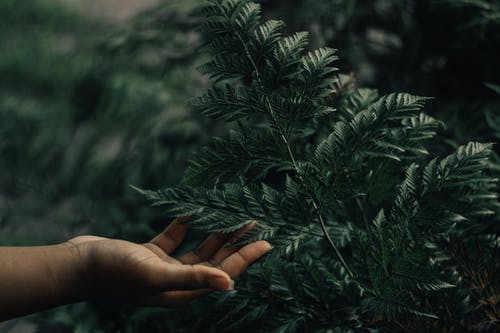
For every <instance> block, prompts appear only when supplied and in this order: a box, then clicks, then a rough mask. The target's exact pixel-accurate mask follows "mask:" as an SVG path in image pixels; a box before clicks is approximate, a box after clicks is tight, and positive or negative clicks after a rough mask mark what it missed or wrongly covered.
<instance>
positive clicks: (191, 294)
mask: <svg viewBox="0 0 500 333" xmlns="http://www.w3.org/2000/svg"><path fill="white" fill-rule="evenodd" d="M213 291H214V290H213V289H198V290H189V291H186V290H176V291H167V292H164V293H160V294H158V295H155V296H152V297H149V298H147V299H145V300H144V301H143V302H141V304H140V305H143V306H155V307H177V306H182V305H184V304H186V303H189V302H191V301H192V300H194V299H195V298H198V297H202V296H205V295H208V294H210V293H211V292H213Z"/></svg>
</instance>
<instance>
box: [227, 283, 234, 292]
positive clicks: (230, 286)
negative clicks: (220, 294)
mask: <svg viewBox="0 0 500 333" xmlns="http://www.w3.org/2000/svg"><path fill="white" fill-rule="evenodd" d="M228 290H233V291H234V290H235V289H234V280H231V283H230V284H229V289H228Z"/></svg>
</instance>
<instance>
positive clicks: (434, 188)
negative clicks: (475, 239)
mask: <svg viewBox="0 0 500 333" xmlns="http://www.w3.org/2000/svg"><path fill="white" fill-rule="evenodd" d="M202 14H203V16H204V17H205V19H206V20H205V24H204V26H203V28H204V30H205V31H206V32H207V34H208V36H209V37H208V42H207V43H206V46H205V47H204V50H205V51H206V52H208V53H209V54H211V55H212V60H210V61H209V62H208V63H207V64H205V65H203V66H201V70H202V71H203V72H204V73H206V74H209V75H210V76H211V77H212V78H214V81H215V83H214V86H213V88H211V89H210V90H209V91H208V93H207V94H205V95H204V96H202V97H200V98H197V99H195V100H194V102H193V104H194V106H195V107H196V109H198V110H200V111H201V112H202V113H204V114H205V115H206V116H209V117H214V118H216V119H223V120H226V121H229V122H233V121H237V126H236V127H235V128H234V130H233V131H232V132H231V133H230V135H229V137H228V138H216V139H215V141H214V144H213V145H212V146H211V147H209V148H206V149H203V150H202V151H200V152H199V153H198V154H197V155H196V156H195V158H194V160H193V161H192V162H191V164H190V168H189V169H188V172H187V176H186V180H187V182H188V184H186V185H185V186H182V187H176V188H169V189H165V190H160V191H148V190H140V191H141V192H142V193H143V194H145V195H146V197H148V198H149V199H150V200H152V201H154V204H155V205H159V206H162V207H163V208H164V209H165V210H166V213H167V214H168V215H170V216H183V215H190V216H191V218H190V220H189V223H191V224H192V225H193V226H194V227H195V228H199V229H201V230H204V231H207V232H213V231H224V232H231V231H234V230H236V229H238V228H240V227H241V226H243V225H245V224H246V223H248V222H249V221H252V220H256V221H258V225H257V227H256V228H254V229H253V230H252V231H251V232H249V233H248V234H247V235H245V237H244V238H243V239H242V240H241V242H242V243H245V242H249V241H252V240H255V239H262V238H263V239H268V240H269V241H270V242H271V243H273V244H274V246H275V248H274V250H273V252H272V254H271V255H270V257H269V258H267V259H265V260H264V261H263V262H262V263H261V264H260V265H259V266H257V267H254V269H252V270H251V271H250V272H249V274H248V275H247V276H246V277H245V279H244V281H243V282H242V283H241V284H240V285H238V286H237V288H238V289H239V290H240V291H239V292H238V294H236V295H226V296H225V297H222V299H220V303H221V304H220V307H219V308H216V309H213V313H214V316H215V317H216V318H221V319H220V321H219V322H217V323H215V324H213V325H214V326H211V323H205V322H204V321H203V324H201V327H218V329H221V328H222V329H223V330H226V331H235V330H241V329H242V328H246V327H249V326H251V327H252V331H262V332H270V331H273V332H296V331H314V332H322V331H325V332H326V331H329V332H332V331H339V332H345V331H365V330H374V331H376V330H379V329H380V330H382V331H384V330H394V329H395V327H399V328H400V329H403V330H414V331H419V330H423V329H424V328H425V327H431V325H432V326H434V327H437V326H445V325H446V320H445V318H444V317H443V316H442V315H441V314H442V313H443V312H446V308H447V306H448V305H447V304H446V303H443V301H442V299H440V297H446V298H448V299H452V298H454V297H455V298H460V297H461V295H463V294H467V293H468V291H467V290H466V289H465V290H464V289H463V288H464V287H463V285H461V283H460V278H457V276H458V275H459V274H460V271H458V270H457V269H456V266H455V265H454V264H453V258H451V259H446V260H445V259H443V258H444V257H446V258H448V257H447V256H449V255H450V254H446V253H447V248H448V247H447V244H449V240H450V237H458V238H460V237H464V236H465V235H466V234H468V235H467V236H470V234H471V233H476V234H477V235H479V234H481V232H484V230H485V229H487V219H488V218H491V217H492V216H494V214H495V212H496V211H497V210H498V208H499V204H498V202H497V194H496V191H497V187H496V186H497V185H496V183H497V180H496V179H495V178H494V177H493V176H491V174H490V173H489V170H488V165H489V157H490V155H491V144H481V143H475V142H472V143H469V144H467V145H463V146H460V147H458V148H457V149H456V151H455V152H454V153H452V154H451V155H449V156H447V157H445V158H442V159H439V158H434V159H429V158H428V157H427V155H428V154H429V153H428V151H427V149H426V147H425V145H426V144H427V142H428V140H429V139H432V138H433V137H434V136H435V135H436V132H437V130H438V129H439V128H440V127H441V125H442V124H441V123H440V122H439V121H437V120H435V119H434V118H432V117H430V116H428V115H426V114H425V113H423V111H422V109H423V107H424V104H425V102H426V100H427V98H424V97H418V96H414V95H410V94H405V93H395V94H389V95H385V96H379V95H378V93H377V92H376V91H373V90H366V89H358V90H349V89H347V90H341V91H336V90H335V87H337V86H338V84H337V78H338V77H337V76H336V74H335V73H336V68H334V67H332V63H333V62H335V60H336V59H337V58H336V56H335V54H336V52H335V50H333V49H330V48H320V49H318V50H314V51H306V47H307V34H305V33H298V34H295V35H291V36H290V37H285V36H284V35H283V34H282V29H283V26H284V25H283V23H282V22H280V21H267V22H265V23H262V24H259V21H260V15H261V12H260V6H259V5H258V4H255V3H253V2H250V1H245V0H211V1H208V2H207V4H206V6H205V7H204V8H203V10H202ZM332 95H334V96H340V102H339V103H334V104H333V105H332V104H331V100H332V99H331V98H330V97H331V96H332ZM333 100H335V99H333ZM200 186H203V187H200ZM370 220H373V222H371V223H370V222H369V221H370ZM242 309H245V310H244V314H242ZM469 311H471V310H469ZM221 316H222V317H221ZM461 324H462V325H464V326H465V327H467V326H468V325H469V324H468V323H467V322H464V321H462V322H461Z"/></svg>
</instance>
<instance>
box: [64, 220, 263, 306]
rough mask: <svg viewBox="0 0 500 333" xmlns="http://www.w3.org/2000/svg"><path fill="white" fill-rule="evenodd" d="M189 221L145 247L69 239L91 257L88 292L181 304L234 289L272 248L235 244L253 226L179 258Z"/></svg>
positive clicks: (135, 300) (104, 240)
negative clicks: (238, 280)
mask: <svg viewBox="0 0 500 333" xmlns="http://www.w3.org/2000/svg"><path fill="white" fill-rule="evenodd" d="M185 220H186V218H181V219H176V220H175V221H173V222H172V223H171V224H170V225H169V226H168V227H167V228H166V229H165V230H164V231H163V232H162V233H160V234H159V235H157V236H156V237H154V238H153V239H152V240H151V241H150V242H148V243H145V244H135V243H132V242H128V241H124V240H116V239H107V238H102V237H95V236H80V237H76V238H73V239H72V240H70V241H69V243H70V244H73V245H74V246H75V247H76V248H77V249H78V252H79V253H81V254H82V257H85V258H87V261H88V271H89V274H88V275H89V277H88V278H87V279H88V290H89V293H91V294H93V295H95V297H99V298H113V299H120V300H126V301H130V302H132V303H137V304H141V305H151V306H178V305H182V304H184V303H186V302H189V301H191V300H192V299H194V298H196V297H199V296H202V295H206V294H208V293H210V292H212V291H214V290H227V289H232V283H233V281H232V279H235V278H236V277H238V276H239V275H240V274H241V273H242V272H243V271H244V270H245V269H246V268H247V267H248V265H250V264H251V263H252V262H254V261H255V260H257V259H258V258H260V257H261V256H262V255H264V254H265V253H267V252H268V251H269V250H270V249H271V245H270V244H269V243H268V242H266V241H257V242H255V243H252V244H248V245H246V246H243V247H238V246H234V245H232V243H233V241H234V240H235V239H236V238H238V237H239V236H241V235H242V234H243V233H245V232H246V231H247V230H249V229H250V228H252V227H253V226H254V223H251V224H249V225H247V226H246V227H245V228H243V229H242V230H240V231H237V232H235V233H233V234H225V233H214V234H212V235H210V236H209V237H208V238H207V239H206V240H205V241H203V242H202V243H201V244H200V246H198V248H196V249H195V250H194V251H192V252H189V253H186V254H184V255H182V256H180V257H178V258H174V257H172V256H170V254H171V253H172V252H173V251H174V250H175V249H176V248H177V247H178V246H179V245H180V244H181V243H182V241H183V240H184V238H185V236H186V234H187V232H188V226H187V225H185V224H183V222H184V221H185Z"/></svg>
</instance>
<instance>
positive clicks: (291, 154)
mask: <svg viewBox="0 0 500 333" xmlns="http://www.w3.org/2000/svg"><path fill="white" fill-rule="evenodd" d="M221 9H222V12H223V13H224V17H225V19H226V20H227V21H228V23H229V24H231V25H232V21H231V19H230V18H229V17H228V16H227V15H226V14H225V12H224V9H223V8H221ZM234 31H235V34H236V36H237V37H238V39H239V40H240V42H241V44H242V45H243V47H244V49H245V54H246V56H247V58H248V60H249V61H250V63H251V64H252V67H253V69H254V71H255V75H256V80H257V83H258V84H259V86H260V88H261V89H262V91H264V87H263V84H262V79H261V76H260V73H259V70H258V67H257V64H256V63H255V61H254V59H253V58H252V55H251V54H250V51H249V49H248V46H247V44H246V43H245V40H244V39H243V37H242V36H241V34H240V33H239V31H238V29H237V28H236V27H234ZM264 98H265V101H266V104H267V107H268V109H269V113H270V115H271V118H272V120H273V122H275V124H276V127H277V128H278V130H279V134H280V136H281V139H282V140H283V143H284V144H285V146H286V149H287V151H288V156H289V158H290V161H291V162H292V165H293V167H294V169H295V172H296V173H297V175H298V177H299V180H300V182H301V185H302V187H303V188H304V189H305V191H306V194H307V196H308V197H309V199H310V200H311V202H312V205H313V207H314V209H315V210H316V214H317V216H318V220H319V223H320V225H321V230H322V231H323V234H324V236H325V238H326V239H327V241H328V243H329V244H330V247H331V248H332V249H333V251H334V252H335V255H336V256H337V258H338V259H339V260H340V262H341V264H342V266H343V267H344V269H345V270H346V272H347V274H349V276H350V277H351V278H353V279H354V278H355V277H354V274H353V272H352V270H351V269H350V268H349V265H348V264H347V262H346V261H345V259H344V257H343V256H342V254H341V253H340V251H339V249H338V247H337V245H336V244H335V242H334V241H333V239H332V238H331V237H330V235H329V233H328V230H327V228H326V223H325V221H324V219H323V215H322V213H321V210H320V208H319V205H318V203H317V202H316V200H315V198H314V196H313V195H311V193H310V191H309V189H308V187H307V185H306V182H305V180H304V177H303V176H302V175H301V173H300V170H299V167H298V164H297V160H296V159H295V155H294V154H293V151H292V148H291V145H290V143H289V141H288V139H287V137H286V135H285V133H284V131H283V129H282V128H281V126H279V124H278V122H277V121H276V116H275V113H274V110H273V107H272V104H271V101H270V100H269V97H268V96H267V95H266V94H264Z"/></svg>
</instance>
